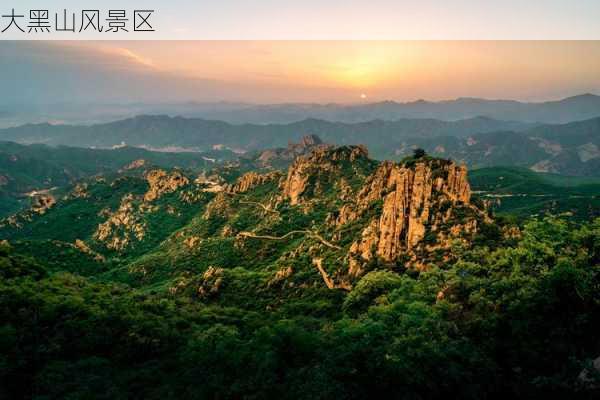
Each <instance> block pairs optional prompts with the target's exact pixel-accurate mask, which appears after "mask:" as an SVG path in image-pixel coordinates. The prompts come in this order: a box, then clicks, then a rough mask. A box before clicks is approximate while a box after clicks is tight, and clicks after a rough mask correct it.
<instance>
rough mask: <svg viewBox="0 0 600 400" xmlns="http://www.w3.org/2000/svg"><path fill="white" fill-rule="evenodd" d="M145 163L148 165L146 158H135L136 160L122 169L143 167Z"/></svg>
mask: <svg viewBox="0 0 600 400" xmlns="http://www.w3.org/2000/svg"><path fill="white" fill-rule="evenodd" d="M144 165H146V160H143V159H139V160H134V161H132V162H130V163H129V164H127V165H125V166H124V167H123V168H122V169H121V170H122V171H129V170H132V169H138V168H142V167H143V166H144Z"/></svg>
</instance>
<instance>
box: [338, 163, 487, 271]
mask: <svg viewBox="0 0 600 400" xmlns="http://www.w3.org/2000/svg"><path fill="white" fill-rule="evenodd" d="M470 197H471V192H470V187H469V182H468V180H467V169H466V167H465V166H458V165H456V164H455V163H453V162H451V161H447V160H441V159H429V158H426V159H422V160H412V161H411V163H410V164H396V163H392V162H384V163H382V164H381V165H380V166H379V168H378V169H377V170H376V171H375V172H374V173H373V174H372V175H371V176H370V177H369V178H368V179H367V180H366V182H365V185H364V187H363V188H362V189H361V190H360V191H359V192H358V194H357V196H356V198H355V199H354V200H353V201H352V202H348V203H346V204H344V205H343V206H342V207H341V208H340V209H339V211H338V213H337V218H335V219H334V220H333V221H334V222H333V223H334V224H335V225H336V226H337V227H338V229H339V228H341V227H343V226H344V225H345V224H348V223H350V222H353V221H355V220H358V219H361V218H362V219H366V221H365V223H366V226H365V228H364V229H363V230H362V232H361V235H360V237H359V238H357V239H356V240H355V241H354V242H353V243H352V245H351V247H350V254H349V258H350V266H351V274H354V275H356V274H358V273H360V272H361V270H362V265H363V264H364V263H365V262H366V261H370V260H373V259H374V258H377V259H379V260H381V261H383V262H397V261H398V260H400V259H402V260H405V261H411V260H412V261H413V262H417V261H421V260H422V258H423V257H417V255H418V254H419V253H420V254H419V255H420V256H427V254H423V253H431V252H433V251H434V250H437V249H443V248H448V247H449V246H450V244H451V243H450V242H451V240H452V239H458V238H461V237H464V236H465V234H472V233H474V232H475V231H476V229H477V221H478V219H481V218H486V217H485V213H484V212H483V210H480V209H478V208H477V207H475V206H474V205H472V204H470ZM373 209H375V210H376V211H375V212H372V210H373ZM368 212H371V215H368V216H366V218H365V215H366V214H367V213H368Z"/></svg>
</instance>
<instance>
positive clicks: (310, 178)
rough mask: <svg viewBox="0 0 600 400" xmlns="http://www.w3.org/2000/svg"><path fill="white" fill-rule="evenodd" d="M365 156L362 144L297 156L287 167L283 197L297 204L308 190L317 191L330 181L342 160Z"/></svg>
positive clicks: (366, 155)
mask: <svg viewBox="0 0 600 400" xmlns="http://www.w3.org/2000/svg"><path fill="white" fill-rule="evenodd" d="M367 157H368V152H367V149H366V148H365V147H364V146H344V147H338V148H336V149H330V148H319V149H317V150H314V151H313V152H312V153H310V154H307V155H304V156H299V157H297V158H296V160H294V162H293V164H292V165H291V166H290V168H289V169H288V174H287V178H286V180H285V182H284V183H283V187H282V192H283V193H282V194H283V198H284V199H289V200H290V204H291V205H295V204H299V203H300V202H301V201H302V200H303V199H304V198H307V197H309V196H308V192H309V191H310V192H311V193H318V192H319V191H320V190H322V189H323V186H324V185H327V184H329V183H331V178H332V177H335V176H336V175H339V172H340V169H341V165H340V164H341V163H342V162H344V161H349V162H353V161H355V160H357V159H358V158H367ZM309 189H310V190H309Z"/></svg>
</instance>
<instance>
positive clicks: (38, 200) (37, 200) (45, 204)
mask: <svg viewBox="0 0 600 400" xmlns="http://www.w3.org/2000/svg"><path fill="white" fill-rule="evenodd" d="M54 204H56V199H55V198H54V196H52V195H51V194H40V195H37V196H34V197H33V200H32V205H31V209H32V210H33V211H35V212H36V213H38V214H44V213H45V212H46V210H48V209H49V208H51V207H52V206H53V205H54Z"/></svg>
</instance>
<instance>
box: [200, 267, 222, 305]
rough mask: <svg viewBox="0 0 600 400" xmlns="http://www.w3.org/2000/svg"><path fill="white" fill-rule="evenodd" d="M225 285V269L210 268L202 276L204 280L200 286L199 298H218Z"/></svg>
mask: <svg viewBox="0 0 600 400" xmlns="http://www.w3.org/2000/svg"><path fill="white" fill-rule="evenodd" d="M222 284H223V268H219V267H212V266H211V267H208V269H207V270H206V271H205V272H204V274H202V280H201V281H200V285H199V286H198V296H199V297H200V298H203V299H206V298H209V297H213V296H216V295H217V294H218V293H219V289H220V288H221V285H222Z"/></svg>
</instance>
